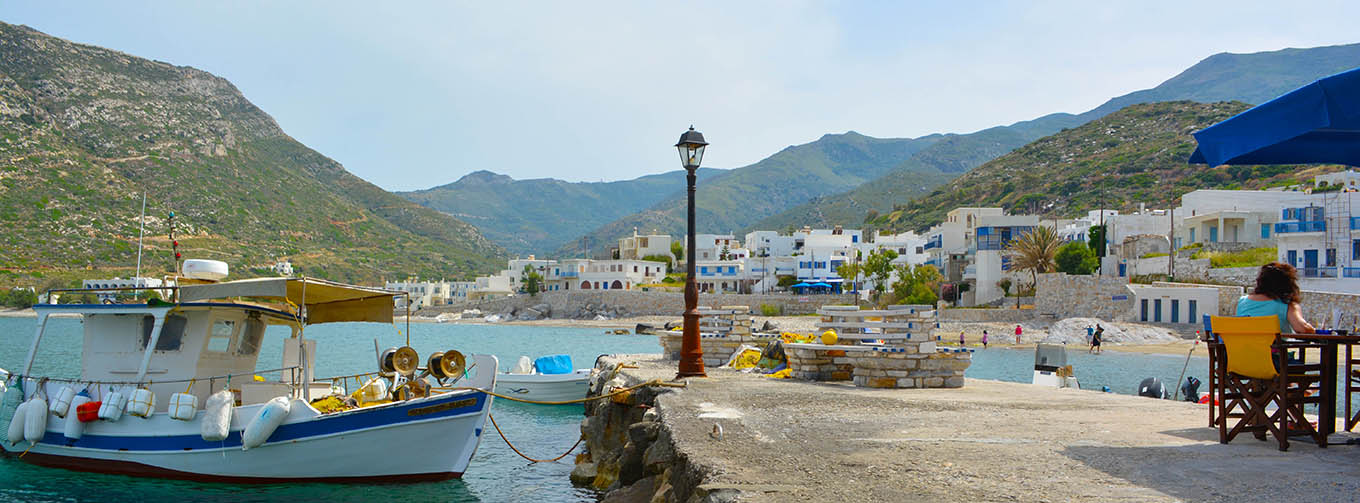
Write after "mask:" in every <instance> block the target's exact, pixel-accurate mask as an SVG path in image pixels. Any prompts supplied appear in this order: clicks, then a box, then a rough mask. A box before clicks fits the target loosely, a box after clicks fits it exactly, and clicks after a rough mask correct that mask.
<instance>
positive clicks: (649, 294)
mask: <svg viewBox="0 0 1360 503" xmlns="http://www.w3.org/2000/svg"><path fill="white" fill-rule="evenodd" d="M854 303H855V296H854V295H851V294H842V295H787V294H763V295H762V294H747V295H743V294H723V293H701V294H699V305H701V306H726V305H742V306H750V307H751V311H752V312H753V313H754V314H757V315H760V314H763V313H761V306H762V305H769V306H773V307H774V308H775V309H777V310H778V311H779V312H780V313H781V314H783V315H800V314H813V313H816V312H817V309H818V308H820V307H821V306H824V305H827V304H854ZM537 304H548V305H549V306H551V307H552V310H551V313H552V317H553V318H571V317H572V316H573V315H575V314H576V313H579V312H583V311H592V308H593V309H594V310H598V308H599V306H607V307H608V310H610V311H611V312H614V313H618V314H619V315H620V316H680V315H681V314H683V313H684V311H685V296H684V294H683V293H678V292H653V291H646V292H644V291H641V290H590V291H586V290H581V291H569V292H561V291H559V292H544V293H540V294H538V295H535V296H529V295H515V296H513V297H503V298H499V299H491V300H486V301H480V302H466V303H458V304H450V305H447V306H435V307H430V308H427V309H422V310H421V311H420V313H419V314H420V315H422V316H435V315H438V314H439V313H447V312H453V313H456V312H461V311H462V310H464V309H472V308H476V309H480V310H482V312H484V313H487V314H495V313H501V312H506V311H510V310H512V309H523V308H526V307H532V306H534V305H537Z"/></svg>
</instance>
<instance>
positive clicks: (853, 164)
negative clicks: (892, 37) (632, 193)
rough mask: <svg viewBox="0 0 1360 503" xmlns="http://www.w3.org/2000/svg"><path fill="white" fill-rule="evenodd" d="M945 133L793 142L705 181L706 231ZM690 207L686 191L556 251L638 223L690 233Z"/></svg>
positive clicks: (861, 173) (892, 159)
mask: <svg viewBox="0 0 1360 503" xmlns="http://www.w3.org/2000/svg"><path fill="white" fill-rule="evenodd" d="M942 139H944V136H943V135H930V136H924V137H921V138H914V139H898V138H892V139H882V138H872V137H869V136H865V135H862V134H859V133H856V132H854V131H850V132H847V133H844V134H828V135H825V136H822V137H821V138H819V139H818V140H817V141H813V142H811V143H806V144H803V145H796V146H790V147H787V148H785V149H783V150H781V151H779V152H777V153H775V154H774V155H771V156H769V157H767V158H765V159H762V160H761V161H759V162H757V163H755V164H752V165H750V166H745V167H742V168H738V169H733V170H729V171H726V172H724V173H722V174H721V175H718V176H714V177H712V178H710V179H708V180H707V181H706V182H705V183H702V184H699V185H698V186H697V189H696V192H695V208H696V209H695V220H696V221H697V223H698V232H700V233H725V232H732V231H738V230H741V229H743V228H745V227H747V226H748V225H750V224H751V223H753V222H756V221H758V220H759V219H761V218H764V217H766V216H769V215H773V214H775V213H778V212H780V211H783V210H784V209H786V208H789V207H790V206H793V205H795V204H798V203H800V202H803V201H807V200H808V199H810V198H813V197H816V196H820V195H825V194H832V193H836V192H840V191H844V190H846V189H849V188H851V187H856V186H859V185H861V184H863V183H865V182H867V181H869V180H873V179H874V178H877V177H878V176H880V175H882V174H883V173H886V172H887V171H888V170H889V169H891V168H892V167H894V166H897V165H899V164H901V163H902V162H903V161H905V160H907V159H908V158H910V157H911V156H912V155H913V154H915V153H916V152H919V151H921V149H923V148H926V147H928V146H930V145H933V144H935V143H936V142H939V141H941V140H942ZM685 214H686V199H685V195H684V194H683V193H678V194H675V195H674V196H673V197H668V198H666V199H664V200H662V201H660V202H658V203H656V204H655V205H652V206H651V207H648V208H647V209H644V210H642V211H639V212H637V213H634V214H632V215H628V216H625V217H623V218H620V219H618V220H615V221H613V222H610V223H608V224H606V225H604V226H603V227H600V228H598V229H595V230H594V231H593V232H591V233H589V234H586V235H585V236H583V237H580V238H578V239H575V240H573V241H571V242H569V243H568V244H567V245H565V246H563V247H561V248H559V249H558V250H557V252H556V256H571V255H574V254H579V253H580V251H581V250H582V249H583V248H588V249H590V250H592V251H594V252H598V251H599V250H602V249H607V248H608V247H609V246H610V245H612V244H614V243H616V242H617V240H618V238H620V237H623V236H624V235H628V234H630V233H631V232H632V229H633V228H634V227H637V228H638V229H658V230H660V231H661V232H663V233H669V234H671V235H680V234H683V233H684V232H685ZM587 244H588V246H586V245H587Z"/></svg>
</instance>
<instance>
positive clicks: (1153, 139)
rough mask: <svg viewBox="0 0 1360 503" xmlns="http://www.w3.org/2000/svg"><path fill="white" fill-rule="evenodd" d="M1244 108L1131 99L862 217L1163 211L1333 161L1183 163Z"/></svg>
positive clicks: (921, 223)
mask: <svg viewBox="0 0 1360 503" xmlns="http://www.w3.org/2000/svg"><path fill="white" fill-rule="evenodd" d="M1247 108H1250V105H1247V104H1245V103H1242V102H1218V103H1208V104H1205V103H1196V102H1192V101H1173V102H1163V103H1145V104H1138V105H1130V106H1128V107H1126V108H1124V109H1121V110H1119V111H1116V112H1115V113H1112V114H1109V115H1107V116H1105V117H1104V118H1101V119H1098V120H1095V121H1092V122H1089V123H1087V124H1085V125H1082V126H1079V127H1076V128H1073V129H1068V130H1065V131H1062V132H1060V133H1058V134H1055V135H1052V136H1048V137H1045V138H1042V139H1040V140H1038V141H1035V142H1033V143H1030V144H1028V145H1025V146H1024V147H1021V148H1018V149H1016V150H1014V151H1012V152H1010V153H1008V154H1006V155H1003V156H1001V157H998V158H996V159H994V160H992V161H989V162H987V163H985V164H983V165H981V166H979V167H977V168H974V169H973V170H972V171H969V172H968V173H966V174H964V175H962V176H960V177H958V178H957V179H955V180H953V181H951V182H949V183H948V184H946V185H945V186H943V187H940V188H938V189H936V190H934V191H932V192H931V193H930V194H928V195H926V196H924V197H921V198H917V199H915V200H912V201H911V202H909V203H905V204H902V205H899V206H897V207H896V208H894V209H893V210H892V211H890V212H887V213H886V214H883V215H879V216H877V217H874V218H872V219H870V222H869V223H870V224H871V225H873V226H874V227H877V228H881V229H889V230H893V231H903V230H918V231H919V230H924V229H925V228H927V227H929V226H931V225H933V224H936V223H938V222H940V221H942V220H943V218H944V216H945V213H947V212H949V211H950V210H952V209H954V208H957V207H961V206H983V207H1003V208H1006V209H1007V210H1008V211H1013V212H1027V213H1034V214H1039V215H1044V216H1049V217H1054V218H1061V217H1073V216H1080V215H1083V214H1085V212H1086V211H1088V210H1094V209H1098V208H1101V207H1104V208H1110V209H1116V210H1124V211H1127V210H1134V209H1137V206H1138V204H1139V203H1146V204H1147V205H1148V206H1149V207H1155V208H1166V207H1168V206H1170V205H1172V204H1174V203H1175V202H1176V201H1177V199H1179V198H1180V196H1181V195H1183V194H1185V193H1186V192H1190V191H1193V190H1196V189H1215V188H1222V189H1239V188H1240V189H1257V188H1264V187H1269V186H1277V185H1286V184H1293V183H1295V182H1296V181H1299V180H1300V179H1301V178H1302V177H1307V176H1310V175H1311V174H1313V173H1315V172H1317V171H1325V170H1329V169H1331V168H1318V167H1301V166H1219V167H1215V168H1209V167H1206V166H1203V165H1189V164H1187V163H1186V159H1188V158H1189V156H1190V153H1191V152H1192V151H1194V149H1195V140H1194V137H1192V136H1190V133H1192V132H1194V131H1198V130H1200V129H1203V128H1204V127H1206V126H1209V125H1211V124H1213V123H1216V122H1218V121H1221V120H1224V119H1227V118H1229V117H1232V116H1233V115H1236V114H1238V113H1240V112H1242V111H1243V110H1246V109H1247Z"/></svg>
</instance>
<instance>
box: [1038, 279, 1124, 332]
mask: <svg viewBox="0 0 1360 503" xmlns="http://www.w3.org/2000/svg"><path fill="white" fill-rule="evenodd" d="M1036 294H1037V296H1036V299H1035V302H1034V309H1035V310H1036V311H1037V312H1038V315H1040V316H1051V317H1053V318H1054V319H1059V320H1061V319H1064V318H1099V319H1102V320H1110V321H1125V320H1128V319H1129V318H1130V317H1131V316H1132V315H1133V292H1131V291H1129V288H1128V280H1127V279H1125V278H1109V277H1097V276H1095V275H1069V274H1067V273H1061V272H1055V273H1047V274H1040V275H1039V284H1038V287H1037V289H1036Z"/></svg>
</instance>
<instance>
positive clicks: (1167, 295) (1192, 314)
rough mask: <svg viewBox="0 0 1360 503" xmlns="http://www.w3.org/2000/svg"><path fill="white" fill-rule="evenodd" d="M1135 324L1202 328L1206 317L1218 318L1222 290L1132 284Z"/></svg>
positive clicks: (1130, 287)
mask: <svg viewBox="0 0 1360 503" xmlns="http://www.w3.org/2000/svg"><path fill="white" fill-rule="evenodd" d="M1128 288H1129V290H1131V291H1132V292H1133V306H1134V307H1133V309H1134V313H1133V314H1134V318H1133V319H1134V320H1136V321H1146V322H1152V323H1181V324H1191V325H1195V324H1200V323H1201V320H1200V319H1201V317H1202V316H1203V315H1206V314H1208V315H1213V316H1217V315H1218V290H1217V289H1215V288H1212V287H1168V286H1150V285H1138V284H1131V285H1129V286H1128Z"/></svg>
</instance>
